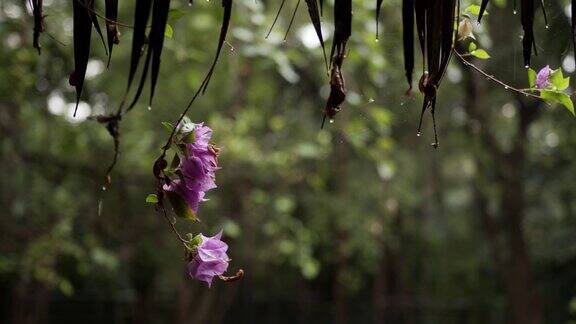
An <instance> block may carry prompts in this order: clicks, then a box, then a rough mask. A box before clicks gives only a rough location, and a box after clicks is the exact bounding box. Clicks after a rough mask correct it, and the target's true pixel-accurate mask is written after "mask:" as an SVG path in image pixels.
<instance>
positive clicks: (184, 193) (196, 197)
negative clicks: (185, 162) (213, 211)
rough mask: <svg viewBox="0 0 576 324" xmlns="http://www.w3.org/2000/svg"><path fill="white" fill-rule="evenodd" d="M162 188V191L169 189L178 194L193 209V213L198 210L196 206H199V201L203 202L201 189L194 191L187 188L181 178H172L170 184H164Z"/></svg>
mask: <svg viewBox="0 0 576 324" xmlns="http://www.w3.org/2000/svg"><path fill="white" fill-rule="evenodd" d="M162 189H164V191H171V192H174V193H176V194H178V195H179V196H180V197H182V199H184V201H185V202H186V204H187V205H188V207H190V209H192V210H193V211H194V214H196V213H197V212H198V207H200V203H201V202H203V201H204V200H205V199H204V195H205V194H204V192H203V191H194V190H190V189H188V188H187V186H186V185H185V184H184V182H182V181H181V180H178V179H177V180H172V181H171V182H170V184H169V185H168V184H165V185H164V186H163V187H162Z"/></svg>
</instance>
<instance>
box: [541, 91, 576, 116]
mask: <svg viewBox="0 0 576 324" xmlns="http://www.w3.org/2000/svg"><path fill="white" fill-rule="evenodd" d="M540 97H541V98H542V99H544V100H545V101H547V102H550V103H559V104H561V105H562V106H564V107H565V108H566V109H568V111H569V112H570V113H572V115H576V114H575V113H574V103H573V102H572V99H571V98H570V96H569V95H567V94H565V93H563V92H558V91H552V90H542V91H540Z"/></svg>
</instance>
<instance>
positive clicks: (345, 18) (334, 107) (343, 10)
mask: <svg viewBox="0 0 576 324" xmlns="http://www.w3.org/2000/svg"><path fill="white" fill-rule="evenodd" d="M351 34H352V0H336V1H335V2H334V41H333V43H332V50H331V51H330V65H331V66H332V69H331V71H330V95H329V96H328V101H327V102H326V107H325V108H324V117H323V119H322V126H321V127H324V122H325V121H326V118H328V119H329V120H330V121H332V120H333V119H334V117H335V116H336V114H337V113H338V112H339V111H340V110H341V109H342V104H343V103H344V100H346V84H345V82H344V77H343V76H342V64H343V63H344V58H345V57H346V44H347V42H348V39H349V38H350V35H351Z"/></svg>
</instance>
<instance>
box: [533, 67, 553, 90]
mask: <svg viewBox="0 0 576 324" xmlns="http://www.w3.org/2000/svg"><path fill="white" fill-rule="evenodd" d="M552 72H553V70H552V69H551V68H550V66H549V65H546V66H545V67H543V68H542V69H541V70H540V71H539V72H538V74H537V75H536V88H538V89H544V88H546V87H548V86H549V85H550V81H549V80H550V75H551V74H552Z"/></svg>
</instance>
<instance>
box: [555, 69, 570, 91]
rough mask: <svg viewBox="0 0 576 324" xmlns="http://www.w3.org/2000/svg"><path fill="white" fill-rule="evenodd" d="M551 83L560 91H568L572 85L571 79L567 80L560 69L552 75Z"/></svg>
mask: <svg viewBox="0 0 576 324" xmlns="http://www.w3.org/2000/svg"><path fill="white" fill-rule="evenodd" d="M550 83H551V84H552V85H553V86H555V87H556V89H558V90H566V88H568V86H569V85H570V78H569V77H568V78H565V77H564V75H563V74H562V69H558V70H555V71H554V72H552V74H551V75H550Z"/></svg>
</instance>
